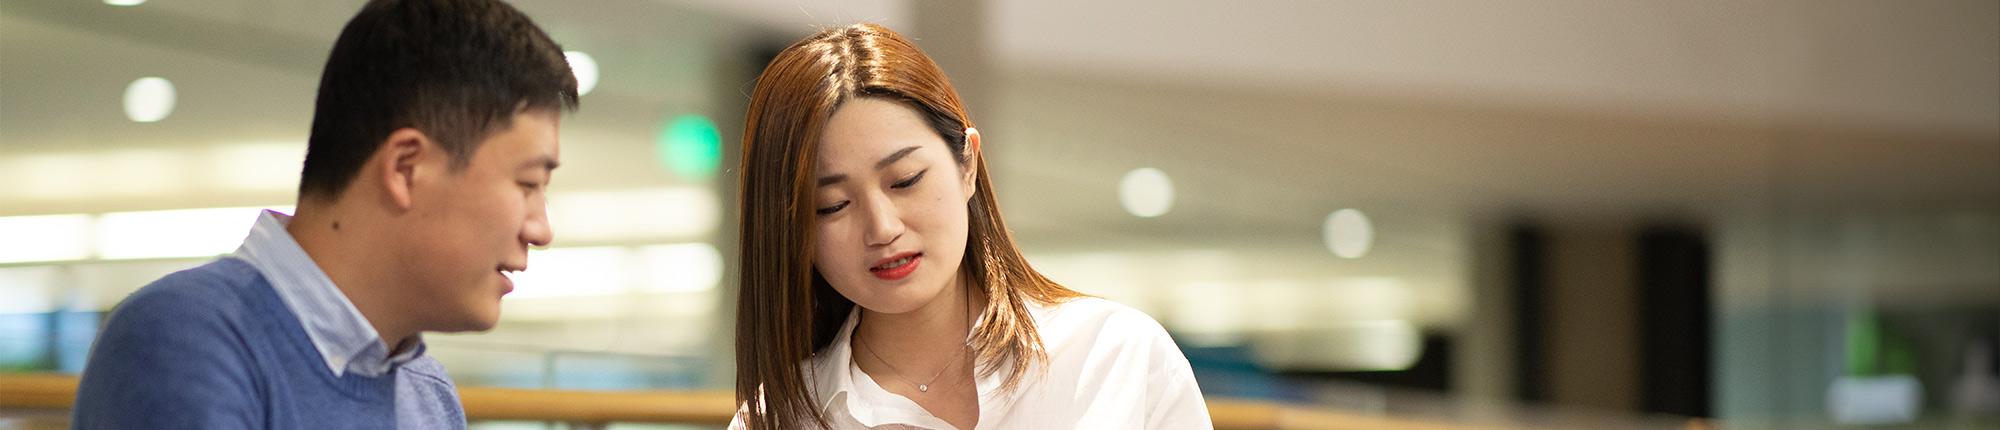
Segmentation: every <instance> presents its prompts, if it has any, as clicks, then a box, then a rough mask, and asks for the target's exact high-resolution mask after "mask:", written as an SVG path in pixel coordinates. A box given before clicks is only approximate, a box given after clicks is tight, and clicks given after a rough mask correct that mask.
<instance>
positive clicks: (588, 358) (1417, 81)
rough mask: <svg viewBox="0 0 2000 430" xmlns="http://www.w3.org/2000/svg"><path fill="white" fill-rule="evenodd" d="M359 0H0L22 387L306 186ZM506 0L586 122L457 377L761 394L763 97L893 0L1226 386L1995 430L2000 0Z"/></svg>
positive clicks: (73, 362) (1008, 177)
mask: <svg viewBox="0 0 2000 430" xmlns="http://www.w3.org/2000/svg"><path fill="white" fill-rule="evenodd" d="M361 3H362V2H361V1H358V0H339V1H311V2H308V1H279V0H200V1H194V0H153V1H144V0H102V1H98V0H72V1H42V0H0V184H4V185H0V372H66V373H74V372H78V371H80V370H81V369H82V367H83V363H84V362H85V356H86V355H87V353H88V352H89V346H90V342H91V339H92V337H93V336H94V334H95V332H96V330H97V328H98V324H99V323H100V322H101V321H102V319H103V317H104V316H105V315H106V314H107V311H108V310H110V309H111V307H113V306H114V305H116V304H117V303H118V301H119V300H120V299H122V298H123V297H124V296H125V295H126V294H129V293H131V292H132V291H134V290H136V289H137V288H138V287H140V286H142V285H144V284H145V283H147V282H150V281H151V280H153V279H155V278H158V277H160V276H162V275H165V274H167V273H170V272H172V271H176V270H180V269H183V268H188V267H192V266H194V265H198V264H200V263H202V262H204V261H206V260H208V259H211V258H213V257H215V256H216V255H219V254H226V253H228V252H231V251H233V250H234V249H235V247H236V246H237V245H238V244H239V243H241V240H242V238H243V236H244V233H245V232H247V231H248V229H249V226H250V224H251V221H252V220H253V219H254V218H255V217H256V212H257V210H258V209H259V208H276V209H279V210H281V211H286V212H289V210H290V205H291V204H292V203H293V199H294V192H295V189H296V187H297V180H298V179H297V178H298V174H297V173H298V170H299V166H300V162H301V160H303V158H304V154H305V139H306V132H307V129H308V125H309V123H310V121H311V115H312V101H313V95H314V92H315V91H316V89H317V83H318V78H319V72H320V68H321V67H322V66H323V64H324V62H325V57H326V53H327V51H328V50H329V48H330V47H331V45H332V41H333V38H334V37H335V36H336V35H337V34H338V33H339V30H340V27H341V26H342V25H343V24H344V23H345V21H346V20H347V19H348V18H349V17H351V16H352V15H353V13H354V12H355V11H356V10H358V8H359V6H360V4H361ZM513 3H514V4H515V5H516V6H518V7H519V8H521V9H522V10H524V11H526V12H527V13H528V14H530V15H531V16H533V17H534V18H535V19H536V20H537V21H538V22H539V23H540V24H541V26H542V27H543V28H544V29H546V31H547V32H548V33H549V34H550V36H552V37H553V38H554V39H556V41H557V42H559V43H561V44H562V45H563V46H564V48H565V49H568V50H570V60H571V64H572V67H573V68H574V69H575V70H576V71H577V73H578V75H579V80H580V81H581V82H582V90H583V91H584V96H583V98H582V101H583V103H582V105H583V107H582V109H581V111H580V112H578V113H576V114H575V115H574V116H571V117H569V118H568V119H566V120H565V121H564V124H563V127H562V143H563V146H564V148H563V158H564V165H565V166H567V167H566V168H564V169H561V170H560V171H559V173H560V174H559V175H557V177H556V178H557V180H556V181H554V185H553V188H552V191H551V192H552V197H551V209H550V211H551V213H550V217H551V219H552V222H553V224H554V229H555V231H556V234H557V237H558V238H559V240H558V241H557V243H556V245H555V246H554V247H552V248H549V249H546V250H537V251H535V252H534V253H533V255H532V257H531V261H532V263H531V270H529V271H528V272H526V274H525V275H523V277H522V278H521V279H520V281H519V282H520V288H519V289H518V290H517V291H516V292H515V293H513V294H512V295H510V296H508V297H507V298H506V299H505V300H504V302H503V303H504V311H503V316H502V322H501V324H500V326H499V328H498V329H496V330H494V331H492V332H489V333H479V334H453V335H429V336H427V337H426V338H427V339H428V340H429V341H430V343H431V351H432V353H433V354H436V355H437V356H438V357H439V358H440V359H442V360H444V362H445V364H446V365H447V366H448V367H449V368H450V369H451V371H452V373H453V377H454V378H455V379H456V380H457V382H458V384H459V385H461V386H500V387H525V388H565V389H592V390H597V389H603V390H632V389H645V390H653V389H673V390H682V389H695V390H704V389H705V390H715V389H724V390H726V389H730V388H731V384H732V372H733V368H732V366H733V364H732V361H731V360H732V357H731V353H730V351H731V345H732V339H731V337H730V333H732V329H731V326H732V324H733V322H732V321H733V318H734V315H733V313H734V300H735V295H736V293H735V292H736V285H735V278H736V276H735V274H734V271H735V270H736V269H735V265H734V260H735V249H736V244H735V243H733V242H734V238H735V232H736V229H735V228H736V227H735V225H734V220H735V213H734V211H735V204H736V203H735V193H736V188H735V187H736V180H735V175H736V173H735V166H736V164H737V163H738V159H737V158H738V157H739V150H740V145H739V139H740V138H741V131H742V116H743V110H744V108H745V105H746V102H747V98H748V93H749V91H750V89H751V88H752V86H753V80H754V78H755V76H756V74H757V73H758V72H759V71H760V70H761V69H762V66H763V65H764V63H765V62H766V61H767V60H768V59H769V58H770V57H771V56H772V55H774V54H775V53H776V52H777V51H779V50H781V49H783V48H784V47H785V46H786V45H788V44H789V43H791V42H792V41H794V40H796V39H798V38H800V37H803V36H805V35H807V34H810V33H811V32H813V31H816V30H818V29H820V28H823V27H827V26H837V25H844V24H849V23H853V22H859V21H873V22H879V23H883V24H886V25H888V26H890V27H892V28H896V29H898V30H900V31H903V32H905V33H906V34H909V35H911V36H913V37H916V38H918V40H919V44H920V45H921V46H922V47H923V48H924V49H925V50H926V51H927V52H928V53H930V54H931V55H932V56H933V57H935V58H936V59H937V60H938V61H939V62H940V63H941V64H942V66H943V67H944V68H945V70H946V72H947V73H948V74H949V75H950V76H951V77H952V78H953V80H954V84H956V85H957V86H958V88H959V90H960V91H961V92H962V93H963V94H964V95H965V96H966V98H967V100H968V102H969V104H970V108H971V113H972V115H973V118H974V121H975V122H976V123H977V124H978V125H979V128H980V130H981V131H982V132H983V133H984V135H985V136H986V140H985V142H986V145H985V149H986V151H987V156H988V157H989V162H990V165H991V167H992V169H993V171H992V173H993V177H992V181H993V182H994V186H995V188H996V191H997V193H998V195H999V197H1000V198H1001V202H1002V207H1003V208H1004V209H1005V211H1006V215H1007V219H1008V221H1009V222H1010V224H1011V226H1012V227H1013V228H1014V229H1015V233H1016V234H1017V235H1018V237H1019V239H1020V242H1021V243H1022V245H1023V246H1024V247H1025V250H1026V251H1027V252H1028V255H1029V257H1030V259H1031V260H1033V262H1034V263H1035V264H1037V266H1038V267H1039V268H1040V269H1042V270H1043V271H1045V272H1047V273H1048V274H1049V275H1051V276H1052V277H1054V278H1055V279H1057V280H1058V281H1061V282H1064V283H1066V284H1067V285H1069V286H1071V287H1073V288H1076V289H1078V290H1081V291H1084V292H1086V293H1090V294H1095V295H1101V296H1104V297H1107V298H1111V299H1113V300H1116V301H1119V302H1122V303H1126V304H1129V305H1132V306H1134V307H1137V308H1139V309H1141V310H1144V311H1146V312H1147V313H1149V314H1151V315H1152V316H1153V317H1155V318H1157V319H1158V320H1159V321H1160V322H1161V323H1163V324H1164V325H1165V326H1166V327H1167V329H1168V330H1169V331H1170V332H1172V333H1173V334H1174V336H1175V337H1176V340H1177V341H1178V342H1179V344H1180V345H1181V346H1182V348H1183V349H1184V350H1185V352H1186V353H1187V355H1188V357H1189V359H1190V360H1191V361H1192V362H1193V364H1194V365H1195V368H1196V372H1197V377H1198V379H1199V381H1200V384H1201V387H1202V389H1203V391H1204V392H1205V393H1206V395H1207V396H1208V397H1210V398H1211V399H1216V398H1241V399H1255V400H1259V401H1268V402H1273V403H1279V404H1285V405H1294V406H1298V407H1303V408H1316V409H1327V410H1339V411H1357V412H1360V413H1367V414H1380V415H1385V416H1392V417H1430V418H1437V419H1444V420H1452V421H1460V422H1475V423H1478V422H1489V423H1512V424H1514V425H1523V426H1531V427H1542V426H1546V427H1581V428H1606V427H1643V426H1663V427H1668V428H1674V427H1676V426H1680V425H1683V424H1685V423H1689V422H1690V421H1687V419H1688V418H1706V419H1712V421H1694V422H1696V423H1700V422H1709V423H1720V424H1721V425H1723V426H1726V427H1744V428H1826V427H1890V428H1908V427H1921V428H1975V427H1977V428H1993V427H1989V426H1995V425H1996V423H2000V376H1996V375H2000V358H1996V357H2000V2H1995V1H1991V0H1919V1H1899V2H1883V1H1868V0H1759V1H1717V0H1701V1H1688V2H1656V1H1571V0H1498V1H1483V2H1455V1H1452V2H1447V1H1415V2H1387V1H1382V2H1374V1H1315V0H1274V1H1256V2H1220V1H1215V2H1204V1H1136V0H1134V1H1127V0H1115V1H1061V0H1009V1H984V0H972V1H926V0H849V1H828V2H813V1H804V0H741V1H731V0H600V1H589V2H563V1H552V0H549V1H544V0H519V1H514V2H513ZM4 414H5V411H4V410H0V415H4ZM0 420H4V418H0ZM546 426H553V425H551V424H544V423H533V422H477V423H475V428H544V427H546Z"/></svg>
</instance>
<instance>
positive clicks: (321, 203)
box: [73, 0, 577, 429]
mask: <svg viewBox="0 0 2000 430" xmlns="http://www.w3.org/2000/svg"><path fill="white" fill-rule="evenodd" d="M576 104H577V94H576V80H575V78H574V77H573V76H572V75H571V74H570V69H569V65H568V63H566V62H565V61H564V59H563V54H562V48H561V47H560V46H558V45H556V43H555V42H553V41H551V40H550V39H549V37H548V36H547V35H546V34H544V33H543V32H542V31H541V29H540V28H538V27H536V26H535V24H534V23H533V22H532V21H531V20H529V19H528V17H527V16H525V15H523V14H522V13H521V12H520V11H518V10H515V9H514V8H513V7H511V6H508V5H506V4H504V3H500V2H499V1H497V0H435V1H430V0H378V1H372V2H369V3H368V5H367V6H365V7H363V8H362V10H361V12H360V13H359V14H357V15H356V16H355V17H354V18H353V20H351V21H349V22H348V23H347V26H346V27H345V28H344V29H342V30H341V33H340V37H339V39H338V40H337V41H335V42H334V46H333V52H332V54H331V56H330V57H329V59H328V60H327V63H326V69H325V71H324V74H323V75H322V76H321V78H320V88H319V95H318V99H317V101H316V103H315V106H314V112H313V123H312V132H311V133H312V134H311V137H310V139H309V141H308V143H307V151H306V161H305V169H304V172H303V174H302V175H301V178H300V183H299V199H298V205H297V208H298V210H297V215H296V216H291V217H287V216H285V215H283V214H280V213H276V212H269V211H267V212H265V213H263V215H262V216H261V217H259V219H258V220H257V222H256V224H255V226H254V227H252V229H251V231H250V234H249V237H248V238H246V239H245V240H244V242H243V246H242V247H241V248H239V249H238V250H237V251H236V253H234V254H232V255H229V256H226V257H223V258H220V259H217V260H216V261H213V262H210V263H208V264H205V265H202V266H200V267H196V268H194V269H189V270H186V271H182V272H179V273H174V274H172V275H168V276H166V277H164V278H161V279H160V280H158V281H155V282H153V283H152V284H150V285H147V286H145V287H144V288H141V289H140V290H139V291H138V292H136V293H133V294H132V296H131V297H128V298H126V299H125V301H124V302H123V303H121V304H120V305H119V306H118V308H117V309H116V310H115V311H114V312H112V314H111V316H110V318H109V319H108V320H107V321H106V323H105V327H104V331H103V332H102V333H101V334H100V335H99V337H98V339H97V342H96V345H95V346H94V347H93V348H94V349H93V350H92V354H91V357H90V362H89V364H88V365H87V367H85V369H84V373H83V382H82V386H81V387H80V388H78V390H77V402H76V411H75V414H76V415H75V417H74V420H73V425H74V426H75V427H76V428H121V429H122V428H150V429H196V428H199V429H236V428H282V429H295V428H365V429H386V428H403V429H418V428H463V427H464V426H465V417H464V413H463V411H462V409H461V408H460V406H459V402H458V396H457V391H456V389H455V388H454V387H453V385H452V382H451V379H450V378H447V377H446V376H445V373H444V371H443V368H442V367H441V366H439V365H438V364H437V362H436V361H435V360H434V359H432V358H430V357H428V356H425V355H424V343H423V339H422V337H421V333H422V332H426V331H440V332H452V331H477V330H487V329H490V328H492V327H493V325H494V324H495V323H496V322H497V321H498V319H499V311H500V297H501V295H504V294H506V293H507V292H508V291H510V290H512V289H513V284H512V282H511V281H510V280H509V279H508V278H507V277H506V272H512V271H520V270H525V269H526V268H527V251H528V247H529V246H542V245H546V244H548V243H549V241H551V240H552V239H553V235H552V233H551V232H550V229H549V224H548V220H547V217H546V214H545V210H544V206H545V197H544V196H543V189H544V187H545V186H546V185H547V184H548V182H549V176H550V174H551V173H552V171H553V170H554V169H555V167H556V163H557V152H558V143H557V139H556V130H557V126H558V122H559V120H560V117H561V114H562V113H564V112H567V111H571V110H574V109H575V108H576Z"/></svg>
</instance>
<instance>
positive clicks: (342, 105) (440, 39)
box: [299, 0, 577, 198]
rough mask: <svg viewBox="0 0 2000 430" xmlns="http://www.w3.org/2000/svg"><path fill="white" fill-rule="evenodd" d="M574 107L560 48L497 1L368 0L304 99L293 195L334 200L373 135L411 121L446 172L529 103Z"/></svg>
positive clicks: (374, 145) (372, 144)
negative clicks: (306, 133)
mask: <svg viewBox="0 0 2000 430" xmlns="http://www.w3.org/2000/svg"><path fill="white" fill-rule="evenodd" d="M576 107H577V93H576V77H575V76H574V75H571V74H570V68H569V62H568V61H567V60H565V59H564V57H563V50H562V46H561V45H558V44H556V43H555V41H553V40H550V39H549V36H548V34H545V33H543V32H542V29H541V28H540V27H537V26H535V23H534V21H532V20H530V19H528V16H527V15H526V14H523V13H521V11H520V10H517V9H514V7H513V6H510V5H508V4H506V3H502V2H500V1H498V0H374V1H370V2H368V4H367V5H366V6H363V7H362V8H361V12H360V13H358V14H356V15H354V19H352V20H349V21H348V22H347V26H346V27H345V28H342V29H341V30H340V37H339V39H338V40H335V41H334V43H333V52H332V54H330V55H329V56H328V58H327V60H326V70H325V71H324V72H322V74H321V75H320V80H319V96H318V99H317V100H316V101H315V102H314V104H313V122H312V135H311V136H310V137H309V138H308V140H307V142H306V161H305V169H304V172H303V173H302V174H301V175H300V178H299V195H300V197H301V198H306V197H325V198H334V197H337V196H339V195H340V194H341V193H342V192H343V191H345V190H346V189H347V184H349V183H351V182H353V180H354V177H355V175H356V174H358V173H359V172H360V171H361V166H362V164H364V163H366V162H367V160H368V158H369V157H371V156H373V155H374V154H375V151H376V150H378V149H379V146H380V145H381V143H382V140H383V139H387V138H388V137H389V134H390V133H392V132H394V131H396V130H398V129H402V128H406V127H408V128H415V129H417V130H419V131H422V132H423V133H424V134H425V135H427V136H429V137H430V138H431V139H433V140H435V141H437V142H438V143H439V145H440V146H443V147H444V150H445V152H446V153H448V154H450V155H451V157H452V162H451V166H452V168H453V169H458V168H463V167H464V166H465V165H467V164H469V163H471V160H472V154H473V153H474V152H475V151H476V150H477V149H478V146H479V143H480V142H481V141H484V140H485V139H486V137H487V136H489V135H491V134H492V133H494V132H496V131H500V130H505V129H506V128H507V127H510V126H511V125H512V122H513V118H514V115H515V114H517V113H520V112H528V111H537V110H544V111H552V112H568V111H574V110H575V109H576Z"/></svg>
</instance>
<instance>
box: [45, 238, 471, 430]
mask: <svg viewBox="0 0 2000 430" xmlns="http://www.w3.org/2000/svg"><path fill="white" fill-rule="evenodd" d="M324 363H325V361H324V360H323V359H321V358H320V355H319V351H318V350H316V349H314V347H313V344H312V341H311V340H310V339H309V338H308V337H306V333H305V329H304V328H302V327H301V326H300V325H299V319H298V317H297V316H296V315H294V314H293V313H292V312H291V310H290V309H289V308H287V307H286V306H285V304H284V302H283V301H282V300H280V299H279V298H278V294H277V291H276V290H273V289H272V287H271V285H270V282H269V281H267V280H265V278H264V276H263V275H262V274H260V273H258V272H257V269H255V268H253V267H251V266H250V265H249V264H248V263H245V262H243V261H242V260H238V259H234V258H223V259H219V260H216V261H214V262H211V263H208V264H204V265H202V266H200V267H196V268H193V269H189V270H185V271H181V272H178V273H174V274H172V275H167V276H166V277H164V278H160V280H158V281H154V282H153V283H152V284H150V285H147V286H146V287H144V288H141V289H139V291H138V292H136V293H133V294H132V296H131V297H128V298H126V299H125V301H124V302H123V303H120V304H119V305H118V307H117V309H115V310H114V311H113V312H112V313H111V317H110V318H109V319H108V320H107V321H106V323H105V326H104V330H103V332H102V333H100V334H98V337H97V341H96V343H95V345H93V346H92V349H91V354H90V362H89V364H88V365H86V366H85V368H84V371H83V381H82V386H81V387H78V388H77V395H76V409H75V416H74V417H73V420H72V421H71V426H72V428H77V429H136V428H146V429H392V428H396V427H397V425H396V422H397V404H396V403H397V395H398V394H399V391H400V394H402V395H403V396H405V397H406V398H405V399H403V400H402V401H403V402H405V403H406V404H405V405H403V407H404V409H405V412H406V413H407V412H408V411H409V410H412V406H415V408H414V410H417V411H422V412H420V413H419V414H418V415H419V416H417V417H415V418H417V419H418V421H417V422H419V423H422V424H420V425H418V427H426V428H430V427H433V426H432V425H429V423H439V424H437V426H442V427H460V428H462V426H463V425H464V424H463V423H464V422H465V419H464V413H463V412H462V410H461V409H460V408H459V405H458V398H457V396H456V392H455V390H454V389H453V388H452V385H451V382H450V379H448V378H446V377H445V376H444V374H443V372H442V371H443V367H441V366H438V365H437V363H436V361H435V360H434V359H431V358H430V357H423V358H419V359H418V360H416V361H412V362H410V363H409V364H406V365H404V366H401V367H399V368H397V369H395V370H393V371H390V372H389V373H386V374H383V375H381V376H379V377H366V376H361V375H359V374H357V373H355V372H346V374H344V375H342V376H337V377H336V376H334V374H333V371H331V370H329V369H328V368H327V367H326V365H325V364H324ZM399 378H400V379H401V380H402V384H401V385H402V386H401V387H399V386H398V385H399V384H398V380H399ZM399 388H400V390H399ZM404 418H406V419H408V418H411V417H404ZM427 418H435V419H427Z"/></svg>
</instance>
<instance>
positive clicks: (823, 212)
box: [814, 202, 847, 216]
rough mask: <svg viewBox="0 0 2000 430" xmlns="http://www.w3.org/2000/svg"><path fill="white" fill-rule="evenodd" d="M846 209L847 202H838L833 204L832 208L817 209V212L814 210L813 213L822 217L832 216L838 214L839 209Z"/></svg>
mask: <svg viewBox="0 0 2000 430" xmlns="http://www.w3.org/2000/svg"><path fill="white" fill-rule="evenodd" d="M846 207H847V202H840V203H835V204H833V206H827V207H823V208H819V209H818V210H814V212H818V213H819V214H820V215H822V216H825V215H833V213H834V212H840V210H841V209H843V208H846Z"/></svg>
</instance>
